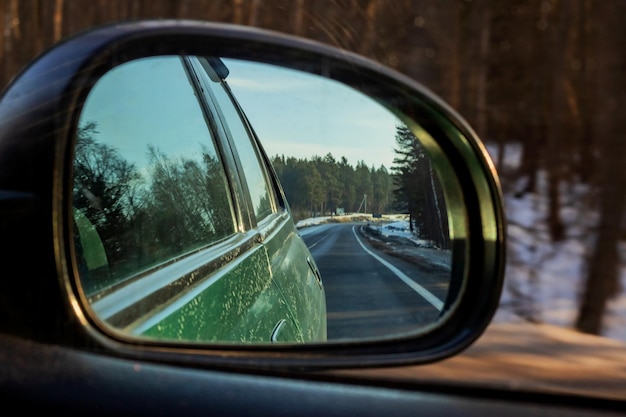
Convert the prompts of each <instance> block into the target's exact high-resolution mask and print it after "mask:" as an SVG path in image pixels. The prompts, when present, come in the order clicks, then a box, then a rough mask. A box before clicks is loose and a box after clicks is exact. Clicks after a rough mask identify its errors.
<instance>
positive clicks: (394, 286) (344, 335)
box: [301, 223, 449, 340]
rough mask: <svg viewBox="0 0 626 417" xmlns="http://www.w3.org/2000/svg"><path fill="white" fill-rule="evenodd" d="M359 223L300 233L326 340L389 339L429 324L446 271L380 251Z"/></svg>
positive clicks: (439, 304)
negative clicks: (314, 270)
mask: <svg viewBox="0 0 626 417" xmlns="http://www.w3.org/2000/svg"><path fill="white" fill-rule="evenodd" d="M361 227H362V224H354V223H334V224H326V225H323V226H317V227H315V228H312V229H310V230H306V232H305V233H301V234H302V237H303V239H304V241H305V242H306V244H307V246H308V247H309V250H310V251H311V254H312V255H313V257H314V258H315V261H316V262H317V265H318V267H319V269H320V273H321V275H322V279H323V282H324V288H325V290H326V307H327V318H328V338H329V339H331V340H332V339H334V340H337V339H355V338H356V339H363V338H379V337H385V336H387V337H388V336H393V335H398V334H406V333H408V332H414V331H415V330H417V329H420V328H423V327H425V326H427V325H429V324H432V323H433V322H434V321H435V320H437V317H438V316H439V312H440V310H441V307H442V304H443V301H444V300H445V296H446V292H447V287H448V281H449V275H448V274H446V273H445V272H443V271H442V270H441V269H440V268H432V266H429V265H416V264H415V263H411V262H409V261H406V260H403V259H400V258H398V257H395V256H390V255H389V254H386V253H384V252H383V251H381V250H379V249H377V248H375V247H374V246H372V245H371V244H370V243H369V241H368V239H367V238H366V237H365V236H364V235H363V234H362V233H361V232H360V230H361Z"/></svg>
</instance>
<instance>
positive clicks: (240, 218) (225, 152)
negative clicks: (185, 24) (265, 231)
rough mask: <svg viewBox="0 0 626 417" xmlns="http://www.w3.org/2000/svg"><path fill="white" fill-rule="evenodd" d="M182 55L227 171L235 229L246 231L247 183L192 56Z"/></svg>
mask: <svg viewBox="0 0 626 417" xmlns="http://www.w3.org/2000/svg"><path fill="white" fill-rule="evenodd" d="M180 57H181V61H182V64H183V68H184V70H185V73H186V74H187V76H188V77H189V81H190V83H191V86H192V88H193V90H194V92H195V93H196V98H197V99H198V102H199V104H200V108H201V110H202V113H203V114H204V118H205V120H206V122H207V126H209V129H211V134H212V137H213V138H214V140H215V147H216V151H217V153H218V155H219V157H220V162H221V164H222V166H223V168H224V171H225V173H226V180H227V183H228V187H229V190H228V191H229V192H230V196H229V198H230V201H231V205H232V209H233V211H234V213H233V214H234V216H235V219H234V220H235V229H236V231H238V232H245V231H247V230H250V229H251V227H250V223H251V219H250V216H249V215H248V214H247V213H248V211H247V210H245V209H244V207H246V204H247V198H246V197H245V194H246V192H247V189H246V188H244V187H245V184H243V183H242V181H241V176H240V175H239V173H238V171H237V162H236V160H235V159H234V157H233V154H232V151H231V150H230V144H229V142H228V140H227V139H226V135H225V133H224V131H223V129H224V128H223V125H222V121H221V120H220V119H219V117H217V116H218V114H217V113H216V110H215V109H214V108H213V106H214V104H213V103H212V102H211V101H210V100H207V92H206V91H205V90H206V89H205V88H204V87H203V85H202V81H201V80H200V77H199V76H198V74H197V71H196V68H195V67H194V65H193V64H192V62H191V59H190V58H191V57H189V56H186V55H181V56H180Z"/></svg>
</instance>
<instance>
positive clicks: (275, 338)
mask: <svg viewBox="0 0 626 417" xmlns="http://www.w3.org/2000/svg"><path fill="white" fill-rule="evenodd" d="M285 324H287V320H285V319H280V320H279V321H278V323H276V326H274V330H272V336H271V341H272V343H276V342H278V338H279V335H280V331H281V330H282V329H283V328H284V327H285Z"/></svg>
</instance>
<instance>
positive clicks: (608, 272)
mask: <svg viewBox="0 0 626 417" xmlns="http://www.w3.org/2000/svg"><path fill="white" fill-rule="evenodd" d="M594 6H595V8H596V10H597V12H598V13H597V18H598V21H601V22H602V24H601V25H598V26H597V27H596V30H597V42H596V48H595V50H596V65H598V72H599V73H602V77H599V78H598V80H597V94H598V97H602V98H603V99H602V100H598V103H597V107H596V109H597V110H596V117H595V131H596V135H597V138H598V141H599V144H600V145H601V146H600V147H599V150H600V157H599V161H600V163H599V168H598V169H599V196H598V197H599V203H600V204H599V206H600V207H599V214H600V221H599V225H598V228H597V234H596V243H595V247H594V249H593V253H592V256H591V259H590V260H589V266H588V272H587V276H586V281H585V286H584V291H583V295H582V300H581V304H580V310H579V314H578V318H577V320H576V328H577V329H578V330H580V331H582V332H585V333H592V334H600V333H601V332H602V330H603V326H602V322H603V318H604V315H605V312H606V307H607V302H608V300H609V299H610V298H611V297H613V296H615V295H616V294H617V292H618V291H619V289H620V288H619V287H620V284H619V279H620V273H619V271H620V269H619V268H620V256H619V246H618V245H619V242H620V237H621V233H622V231H623V227H624V221H625V219H624V217H625V216H624V212H625V209H626V192H625V190H626V170H625V169H624V155H626V139H625V138H626V119H625V118H624V117H623V111H624V108H626V77H624V68H626V55H624V54H623V53H620V52H619V51H622V50H623V48H624V41H623V39H626V27H625V25H624V23H623V19H622V16H624V13H626V3H622V2H598V3H595V5H594Z"/></svg>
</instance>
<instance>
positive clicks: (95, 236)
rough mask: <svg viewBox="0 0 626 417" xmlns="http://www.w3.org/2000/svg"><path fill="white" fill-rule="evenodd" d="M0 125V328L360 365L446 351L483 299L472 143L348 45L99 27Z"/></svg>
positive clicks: (13, 104)
mask: <svg viewBox="0 0 626 417" xmlns="http://www.w3.org/2000/svg"><path fill="white" fill-rule="evenodd" d="M0 120H1V121H2V123H1V127H0V167H1V168H0V212H1V213H2V219H3V221H2V225H1V226H0V227H1V229H0V236H1V237H0V239H1V240H2V241H3V247H11V249H9V250H8V252H9V253H8V256H7V257H6V262H5V263H6V264H7V266H6V268H7V270H8V271H9V272H8V273H7V275H6V276H21V277H22V278H25V279H27V280H28V285H26V284H25V283H24V280H21V281H20V280H17V281H16V280H3V282H2V284H0V285H2V287H1V288H0V293H2V294H5V295H6V294H9V295H11V297H10V298H11V299H7V301H6V302H5V303H3V308H5V309H7V311H9V310H10V311H13V313H12V314H15V313H14V311H20V312H21V314H18V315H16V317H18V318H17V319H16V320H15V321H14V322H13V323H11V324H10V325H7V328H6V329H2V330H3V331H10V332H12V333H14V334H16V335H18V336H19V335H32V334H39V335H41V336H40V337H41V338H43V339H45V340H46V341H50V342H57V343H58V342H59V341H61V342H62V343H65V344H71V345H73V346H76V347H79V348H83V349H88V350H92V349H98V350H103V349H104V350H106V351H108V352H110V353H112V354H115V355H120V356H126V357H138V356H141V357H143V358H153V359H155V360H168V361H180V362H187V361H190V362H194V363H202V364H211V365H216V366H236V367H242V366H243V367H257V368H287V369H302V368H307V369H320V368H329V367H348V366H350V367H355V366H381V365H389V364H406V363H412V364H415V363H426V362H432V361H434V360H438V359H442V358H445V357H448V356H450V355H453V354H455V353H457V352H459V351H461V350H463V349H465V348H466V347H467V346H469V345H470V344H471V343H472V342H473V341H474V340H476V339H477V338H478V337H479V335H480V334H481V333H482V331H483V330H484V329H485V327H486V326H487V324H488V323H489V321H490V320H491V317H492V316H493V314H494V312H495V310H496V308H497V306H498V301H499V296H500V291H501V287H502V280H503V270H504V263H505V262H504V256H505V242H504V238H505V237H504V236H505V233H504V229H505V224H504V216H503V208H502V197H501V191H500V186H499V182H498V178H497V175H496V173H495V170H494V168H493V164H492V163H491V160H490V159H489V156H488V154H487V152H486V151H485V148H484V146H483V145H482V143H481V142H480V140H479V139H478V138H477V137H476V135H475V133H474V132H473V131H472V130H471V128H470V127H469V126H468V125H467V123H466V122H465V121H464V120H463V119H462V118H461V117H460V116H459V115H457V114H456V113H455V112H454V110H452V109H451V108H450V107H449V106H447V105H446V104H445V103H444V102H443V101H442V100H440V99H439V98H437V97H436V96H435V95H434V94H433V93H432V92H430V91H428V90H427V89H426V88H424V87H423V86H421V85H419V84H418V83H416V82H415V81H413V80H411V79H409V78H407V77H405V76H403V75H401V74H398V73H396V72H394V71H393V70H391V69H389V68H385V67H383V66H381V65H379V64H377V63H375V62H372V61H369V60H367V59H365V58H362V57H360V56H357V55H354V54H351V53H348V52H346V51H342V50H339V49H335V48H332V47H329V46H325V45H321V44H318V43H314V42H311V41H307V40H302V39H298V38H294V37H290V36H285V35H281V34H277V33H273V32H268V31H263V30H257V29H251V28H247V27H238V26H232V25H219V24H211V23H203V22H193V21H143V22H142V21H139V22H129V23H121V24H116V25H110V26H105V27H101V28H97V29H94V30H91V31H88V32H85V33H82V34H80V35H78V36H75V37H73V38H70V39H68V40H66V41H64V42H63V43H61V44H59V45H57V46H56V47H54V48H53V49H51V50H49V51H48V52H46V53H45V54H43V55H42V56H41V57H40V58H39V59H37V60H36V61H35V62H34V63H33V64H31V65H30V66H29V67H28V68H27V69H25V70H24V72H23V73H22V74H21V75H20V76H19V77H17V78H16V79H15V80H14V82H13V83H12V84H11V85H10V86H9V88H8V89H7V90H6V92H5V94H4V96H3V97H2V100H1V101H0ZM321 223H323V224H324V226H320V224H321ZM312 225H315V226H312ZM398 229H403V230H402V232H403V233H402V234H400V233H397V232H398ZM26 246H28V247H29V257H30V258H31V259H34V260H36V261H34V262H33V265H31V266H29V268H28V271H27V273H26V274H25V273H24V264H23V263H22V262H21V261H19V260H18V259H22V256H20V253H22V252H23V251H24V250H25V249H24V248H25V247H26ZM13 295H15V296H14V297H13ZM60 323H63V325H60Z"/></svg>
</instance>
